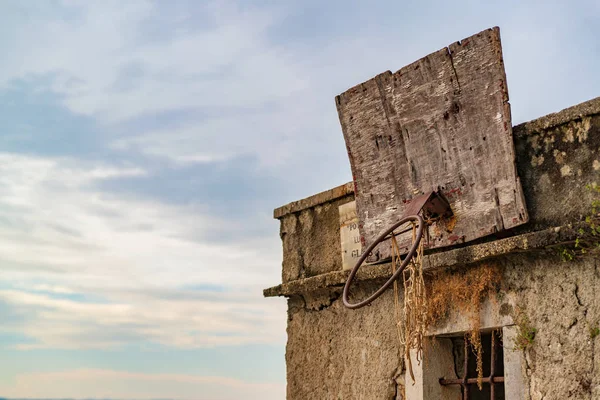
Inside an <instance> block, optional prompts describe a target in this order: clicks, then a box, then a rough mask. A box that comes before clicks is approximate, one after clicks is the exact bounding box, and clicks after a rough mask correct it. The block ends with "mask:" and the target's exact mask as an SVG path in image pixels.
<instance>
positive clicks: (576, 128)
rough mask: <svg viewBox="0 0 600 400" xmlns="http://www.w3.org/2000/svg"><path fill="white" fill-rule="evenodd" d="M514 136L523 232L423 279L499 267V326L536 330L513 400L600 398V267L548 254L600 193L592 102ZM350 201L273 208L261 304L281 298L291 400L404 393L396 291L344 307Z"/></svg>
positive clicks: (429, 265)
mask: <svg viewBox="0 0 600 400" xmlns="http://www.w3.org/2000/svg"><path fill="white" fill-rule="evenodd" d="M513 131H514V137H515V147H516V152H517V169H518V172H519V175H520V178H521V181H522V185H523V189H524V193H525V198H526V202H527V206H528V211H529V214H530V222H529V223H528V224H527V225H525V226H523V227H519V228H517V229H516V230H513V231H509V232H504V233H501V234H502V235H503V236H508V237H500V236H490V237H488V238H486V239H485V240H484V241H482V242H477V243H473V244H471V245H469V246H464V247H462V248H457V249H446V250H445V251H442V252H439V253H436V254H431V255H427V256H426V257H425V262H424V264H425V267H426V270H427V271H428V273H429V274H430V276H429V279H435V277H434V276H435V275H436V274H439V273H448V271H453V270H459V269H460V270H464V269H465V268H472V267H473V266H474V265H477V264H480V263H488V264H490V263H492V264H494V265H497V266H498V267H499V268H500V270H501V273H502V288H501V290H500V292H498V293H495V294H494V295H493V296H492V297H493V298H492V299H490V301H492V302H495V303H497V304H498V305H499V307H501V308H499V309H502V310H504V312H505V313H506V314H507V315H506V318H504V319H503V320H502V325H505V324H515V323H517V322H518V321H517V319H516V318H514V317H515V313H516V309H517V308H519V309H521V310H522V311H523V313H524V315H526V316H527V318H528V319H529V323H530V324H531V326H532V327H534V328H535V329H536V335H535V339H534V341H533V342H532V344H531V345H530V346H528V348H527V349H526V350H524V351H522V352H521V353H522V354H521V358H522V366H523V370H522V376H523V378H524V380H523V381H524V388H523V390H522V398H524V399H532V400H534V399H537V400H541V399H545V400H548V399H566V398H572V399H600V373H598V371H600V350H598V349H599V347H598V346H599V345H600V335H597V336H595V337H594V333H593V332H594V330H593V328H595V327H599V326H600V325H599V324H600V265H599V264H600V261H599V260H597V259H595V258H594V257H587V258H583V259H579V260H574V261H571V262H565V261H563V260H562V259H561V258H560V256H558V255H557V252H556V251H555V250H554V249H552V246H562V245H565V244H569V243H572V242H573V240H574V238H575V236H576V225H575V227H572V226H571V224H577V222H578V221H580V220H581V219H582V217H583V216H585V215H587V214H589V212H590V203H591V194H590V193H589V192H588V191H587V190H586V189H585V185H587V184H590V183H594V182H595V183H600V99H595V100H592V101H589V102H587V103H583V104H581V105H579V106H575V107H572V108H570V109H567V110H564V111H562V112H560V113H556V114H552V115H549V116H547V117H543V118H540V119H538V120H535V121H532V122H529V123H525V124H522V125H519V126H516V127H514V130H513ZM352 200H353V192H352V185H351V184H346V185H343V186H341V187H338V188H335V189H332V190H330V191H328V192H325V193H322V194H319V195H315V196H312V197H310V198H308V199H305V200H301V201H298V202H294V203H291V204H289V205H287V206H284V207H282V208H279V209H277V210H275V216H276V218H279V219H280V221H281V237H282V241H283V246H284V261H283V273H282V281H283V283H282V284H281V285H278V286H275V287H273V288H270V289H266V290H265V295H266V296H281V295H285V296H287V297H288V330H287V331H288V344H287V351H286V362H287V381H288V392H287V393H288V399H291V400H293V399H403V398H404V395H405V391H404V388H405V385H411V382H410V381H408V382H407V381H406V378H405V369H404V361H403V357H402V354H403V351H404V350H403V349H402V348H401V346H400V345H399V341H398V337H397V332H396V326H395V321H394V305H393V297H392V296H393V295H392V293H393V292H392V291H387V292H386V293H384V294H383V295H382V296H381V297H380V298H379V299H377V300H376V301H375V302H374V303H372V305H370V306H368V307H364V308H361V309H358V310H348V309H346V308H345V307H344V306H343V304H342V301H341V290H342V287H343V283H344V281H345V278H346V277H347V274H348V272H347V271H341V247H340V232H339V216H338V211H337V210H338V206H339V205H340V204H343V203H346V202H349V201H352ZM389 274H390V272H389V265H382V266H377V267H368V268H364V271H361V274H359V275H358V280H359V283H358V284H357V285H356V286H354V287H353V293H354V295H355V296H356V297H357V298H360V297H361V296H364V295H366V294H368V293H372V292H373V291H374V290H375V289H376V288H377V287H378V286H379V285H380V284H381V283H382V281H383V280H385V279H387V278H388V277H389ZM506 299H510V302H508V300H506ZM502 306H504V307H502ZM459 312H460V310H459ZM489 312H490V311H489V310H488V313H489ZM492 313H493V312H492ZM488 317H489V315H488ZM492 319H493V318H492ZM507 321H508V322H507ZM432 333H436V332H435V329H432ZM505 346H506V344H505Z"/></svg>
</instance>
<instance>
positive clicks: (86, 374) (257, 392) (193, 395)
mask: <svg viewBox="0 0 600 400" xmlns="http://www.w3.org/2000/svg"><path fill="white" fill-rule="evenodd" d="M0 392H1V393H2V394H3V396H7V397H26V398H112V399H140V400H141V399H158V398H164V399H170V398H177V399H189V400H233V399H240V398H248V399H264V400H279V399H282V398H284V397H285V384H280V383H261V382H246V381H242V380H238V379H232V378H228V377H220V376H202V375H191V374H150V373H134V372H125V371H115V370H104V369H80V370H68V371H61V372H43V373H24V374H20V375H18V376H17V377H16V379H15V382H14V384H11V385H10V386H4V387H3V386H2V385H0Z"/></svg>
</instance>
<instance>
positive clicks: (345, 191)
mask: <svg viewBox="0 0 600 400" xmlns="http://www.w3.org/2000/svg"><path fill="white" fill-rule="evenodd" d="M349 194H354V183H353V182H348V183H344V184H343V185H340V186H337V187H334V188H333V189H329V190H326V191H324V192H321V193H317V194H315V195H312V196H310V197H307V198H305V199H302V200H297V201H293V202H291V203H289V204H286V205H285V206H281V207H279V208H276V209H275V210H274V211H273V218H275V219H279V218H281V217H283V216H285V215H287V214H292V213H295V212H298V211H302V210H306V209H307V208H311V207H314V206H316V205H319V204H323V203H327V202H330V201H333V200H336V199H339V198H340V197H344V196H347V195H349Z"/></svg>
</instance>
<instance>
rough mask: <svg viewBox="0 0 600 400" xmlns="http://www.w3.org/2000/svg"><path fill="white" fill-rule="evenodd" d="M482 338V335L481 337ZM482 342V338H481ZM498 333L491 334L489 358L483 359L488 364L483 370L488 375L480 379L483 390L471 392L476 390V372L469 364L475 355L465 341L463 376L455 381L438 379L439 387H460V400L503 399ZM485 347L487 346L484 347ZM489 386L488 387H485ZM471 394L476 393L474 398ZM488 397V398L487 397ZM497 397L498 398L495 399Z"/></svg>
mask: <svg viewBox="0 0 600 400" xmlns="http://www.w3.org/2000/svg"><path fill="white" fill-rule="evenodd" d="M482 336H483V335H482ZM482 340H483V337H482ZM501 340H502V339H501V336H500V332H499V331H497V330H495V331H492V332H491V343H490V346H489V351H490V355H491V357H490V358H489V359H487V357H486V359H484V362H489V369H488V368H485V369H486V370H487V371H484V372H489V374H485V376H484V377H483V379H482V383H483V390H482V391H481V392H479V393H477V392H473V389H474V390H478V388H477V372H476V370H475V369H474V368H473V366H474V365H472V364H470V363H474V362H475V355H474V353H473V352H472V351H471V349H470V346H469V341H468V340H466V339H465V341H464V365H463V376H462V377H460V378H456V379H444V378H442V379H440V385H442V386H450V385H460V386H461V391H462V399H463V400H469V399H472V400H475V399H484V398H489V399H491V400H498V399H504V368H503V361H502V359H501V358H500V360H498V354H499V353H500V357H502V354H503V351H502V347H501V346H502V344H501V343H500V341H501ZM486 347H487V346H486ZM483 351H484V352H485V351H488V349H487V348H486V349H483ZM498 361H500V367H501V368H498V366H497V364H498ZM487 385H489V387H486V386H487ZM472 393H476V395H475V396H471V394H472ZM488 396H489V397H488ZM497 396H498V397H497Z"/></svg>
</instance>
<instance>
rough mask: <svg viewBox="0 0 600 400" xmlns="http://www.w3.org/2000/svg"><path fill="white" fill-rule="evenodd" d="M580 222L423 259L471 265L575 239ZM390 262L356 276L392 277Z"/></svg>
mask: <svg viewBox="0 0 600 400" xmlns="http://www.w3.org/2000/svg"><path fill="white" fill-rule="evenodd" d="M578 228H579V225H577V226H562V227H556V228H550V229H545V230H541V231H537V232H531V233H526V234H522V235H518V236H513V237H509V238H505V239H499V240H495V241H493V242H486V243H482V244H476V245H471V246H466V247H462V248H458V249H454V250H449V251H443V252H438V253H433V254H429V255H426V256H425V257H424V259H423V266H424V269H425V270H434V269H438V268H445V267H453V266H458V265H467V264H472V263H475V262H479V261H483V260H487V259H492V258H494V257H499V256H502V255H505V254H510V253H516V252H524V251H532V250H541V249H544V248H546V247H552V246H557V245H561V244H566V243H572V242H573V241H574V240H575V238H576V237H577V229H578ZM349 273H350V271H334V272H328V273H325V274H321V275H317V276H313V277H310V278H306V279H298V280H294V281H290V282H287V283H284V284H281V285H277V286H274V287H271V288H268V289H265V290H264V291H263V295H264V296H265V297H276V296H292V295H296V294H302V293H309V292H313V291H317V290H321V289H325V288H328V287H335V286H342V285H344V284H345V282H346V279H347V278H348V275H349ZM390 276H391V273H390V264H389V263H386V264H380V265H372V266H368V265H367V266H363V267H362V268H361V269H360V270H359V271H358V274H357V275H356V280H358V281H367V280H374V279H389V277H390Z"/></svg>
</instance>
